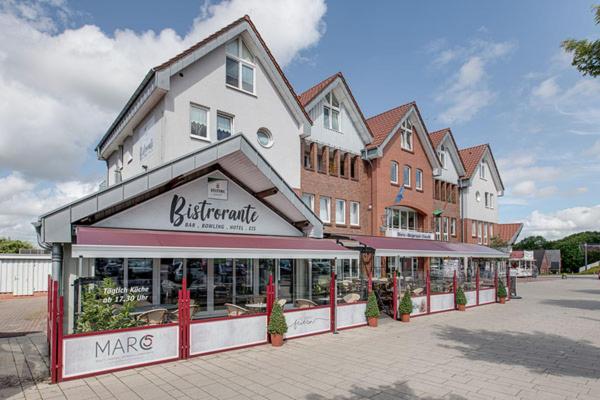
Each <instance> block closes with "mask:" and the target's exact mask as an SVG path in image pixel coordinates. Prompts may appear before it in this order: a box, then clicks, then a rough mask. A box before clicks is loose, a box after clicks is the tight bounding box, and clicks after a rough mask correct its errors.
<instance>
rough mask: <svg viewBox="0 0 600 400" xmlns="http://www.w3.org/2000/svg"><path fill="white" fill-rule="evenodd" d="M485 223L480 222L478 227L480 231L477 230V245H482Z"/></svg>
mask: <svg viewBox="0 0 600 400" xmlns="http://www.w3.org/2000/svg"><path fill="white" fill-rule="evenodd" d="M482 231H483V223H482V222H480V223H479V225H478V229H477V243H479V244H481V243H482V240H481V238H482V235H483V232H482Z"/></svg>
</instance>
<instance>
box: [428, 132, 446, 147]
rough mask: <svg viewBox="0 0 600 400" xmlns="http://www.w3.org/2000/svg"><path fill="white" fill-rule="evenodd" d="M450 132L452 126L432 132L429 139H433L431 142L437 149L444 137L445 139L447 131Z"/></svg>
mask: <svg viewBox="0 0 600 400" xmlns="http://www.w3.org/2000/svg"><path fill="white" fill-rule="evenodd" d="M448 132H450V128H444V129H440V130H439V131H435V132H431V133H430V134H429V139H431V143H432V144H433V147H434V148H436V149H437V147H438V146H439V145H440V143H441V142H442V139H444V136H446V133H448Z"/></svg>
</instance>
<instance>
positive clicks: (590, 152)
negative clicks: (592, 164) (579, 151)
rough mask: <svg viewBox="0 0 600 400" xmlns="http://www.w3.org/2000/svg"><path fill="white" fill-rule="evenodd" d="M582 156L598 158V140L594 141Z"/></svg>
mask: <svg viewBox="0 0 600 400" xmlns="http://www.w3.org/2000/svg"><path fill="white" fill-rule="evenodd" d="M583 155H584V156H587V157H591V158H600V140H596V141H595V142H594V144H592V145H591V146H590V147H588V148H587V149H585V150H584V151H583Z"/></svg>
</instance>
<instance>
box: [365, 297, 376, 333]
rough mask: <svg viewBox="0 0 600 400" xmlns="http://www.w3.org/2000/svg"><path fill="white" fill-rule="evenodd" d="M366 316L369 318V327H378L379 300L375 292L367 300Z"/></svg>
mask: <svg viewBox="0 0 600 400" xmlns="http://www.w3.org/2000/svg"><path fill="white" fill-rule="evenodd" d="M365 316H366V317H367V322H368V324H369V326H372V327H376V326H377V319H378V318H379V306H378V305H377V298H376V297H375V292H373V291H371V293H369V298H368V299H367V309H366V310H365Z"/></svg>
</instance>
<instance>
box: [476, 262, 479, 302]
mask: <svg viewBox="0 0 600 400" xmlns="http://www.w3.org/2000/svg"><path fill="white" fill-rule="evenodd" d="M475 290H476V295H477V296H476V297H477V302H476V303H475V304H477V305H479V267H478V268H477V269H476V270H475Z"/></svg>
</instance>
